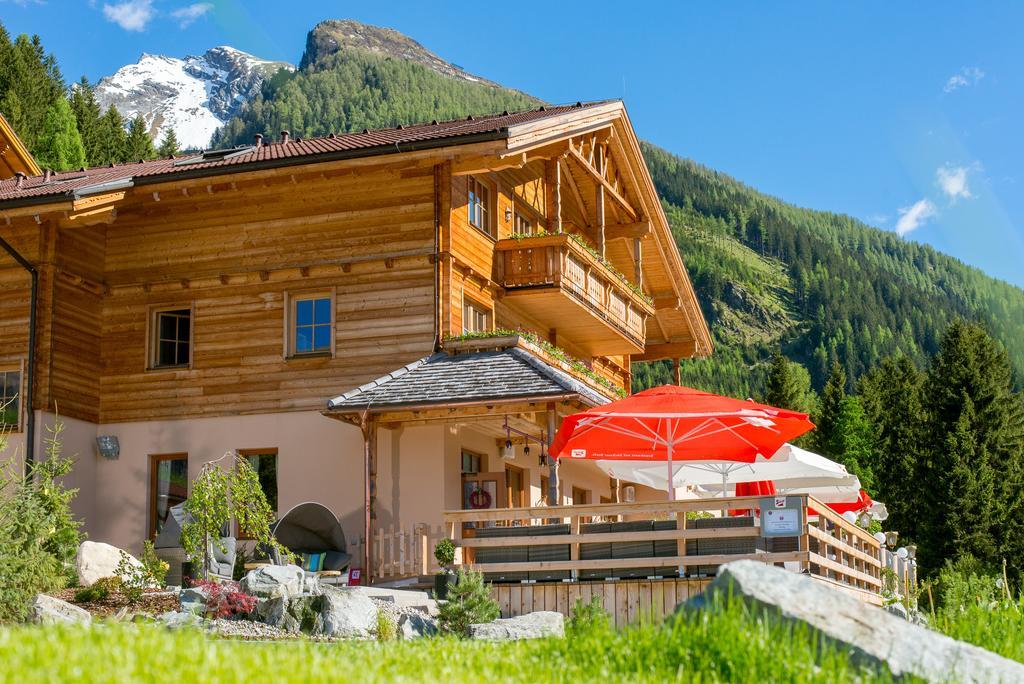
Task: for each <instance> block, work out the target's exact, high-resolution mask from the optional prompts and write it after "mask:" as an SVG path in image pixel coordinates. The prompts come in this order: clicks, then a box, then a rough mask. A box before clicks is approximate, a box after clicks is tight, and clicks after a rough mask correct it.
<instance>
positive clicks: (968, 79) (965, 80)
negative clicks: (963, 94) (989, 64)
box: [942, 67, 985, 93]
mask: <svg viewBox="0 0 1024 684" xmlns="http://www.w3.org/2000/svg"><path fill="white" fill-rule="evenodd" d="M983 78H985V72H984V71H982V70H981V69H979V68H978V67H963V68H962V69H960V71H958V72H956V73H955V74H953V75H952V76H950V77H949V79H947V80H946V85H944V86H943V87H942V90H943V92H946V93H951V92H953V91H954V90H957V89H958V88H966V87H967V86H972V85H977V84H978V81H980V80H981V79H983Z"/></svg>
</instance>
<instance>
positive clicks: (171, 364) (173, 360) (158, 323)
mask: <svg viewBox="0 0 1024 684" xmlns="http://www.w3.org/2000/svg"><path fill="white" fill-rule="evenodd" d="M149 332H150V342H149V367H150V368H154V369H156V368H188V367H189V366H190V365H191V364H192V307H191V305H186V306H181V305H177V306H165V307H160V308H156V309H152V312H151V318H150V323H149Z"/></svg>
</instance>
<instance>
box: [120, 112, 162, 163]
mask: <svg viewBox="0 0 1024 684" xmlns="http://www.w3.org/2000/svg"><path fill="white" fill-rule="evenodd" d="M155 156H156V150H155V149H154V148H153V139H152V138H150V137H149V128H148V126H146V120H145V119H143V118H142V114H136V115H135V118H133V119H132V120H131V121H129V122H128V140H127V143H126V146H125V161H127V162H137V161H142V160H145V159H152V158H154V157H155Z"/></svg>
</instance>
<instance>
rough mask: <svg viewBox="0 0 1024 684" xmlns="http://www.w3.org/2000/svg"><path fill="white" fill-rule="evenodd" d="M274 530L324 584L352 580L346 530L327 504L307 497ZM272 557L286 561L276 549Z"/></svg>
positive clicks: (304, 568) (305, 568)
mask: <svg viewBox="0 0 1024 684" xmlns="http://www.w3.org/2000/svg"><path fill="white" fill-rule="evenodd" d="M273 534H274V538H275V539H276V540H277V542H278V543H279V544H281V545H282V546H284V547H285V548H286V549H288V550H289V551H291V552H292V553H295V554H298V555H299V556H300V558H301V562H302V566H301V567H302V568H303V570H305V571H306V574H307V575H311V576H316V577H318V578H319V579H320V581H321V582H323V583H324V584H346V583H347V582H348V572H347V570H348V568H349V566H350V565H351V564H352V555H351V554H350V553H348V552H347V549H346V543H345V530H344V529H342V527H341V523H340V522H338V519H337V518H336V517H335V515H334V513H332V512H331V510H330V509H329V508H327V507H326V506H324V505H323V504H319V503H316V502H314V501H307V502H305V503H301V504H299V505H298V506H295V507H294V508H292V509H291V510H290V511H288V512H287V513H285V514H284V515H283V516H281V519H280V520H278V521H277V523H276V524H275V525H274V529H273ZM271 560H272V561H273V562H274V564H275V565H284V564H285V559H284V558H283V557H282V555H281V554H280V553H279V552H278V551H277V550H276V549H273V550H272V553H271ZM312 563H315V564H316V569H313V565H312Z"/></svg>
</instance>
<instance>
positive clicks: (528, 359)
mask: <svg viewBox="0 0 1024 684" xmlns="http://www.w3.org/2000/svg"><path fill="white" fill-rule="evenodd" d="M561 398H578V399H579V400H580V401H582V402H583V403H585V404H589V405H591V406H599V405H601V404H606V403H608V399H606V398H605V397H603V396H601V395H600V394H599V393H598V392H596V391H594V390H593V389H591V388H590V387H588V386H587V385H585V384H584V383H582V382H580V381H579V380H577V379H576V378H574V377H572V376H571V375H569V374H568V373H565V372H564V371H561V370H559V369H557V368H554V367H553V366H551V365H549V364H547V363H545V362H544V361H542V360H541V359H538V358H537V357H535V356H534V355H533V354H530V353H529V352H528V351H525V350H523V349H519V348H517V347H511V348H508V349H502V350H499V351H481V352H472V353H463V354H455V355H451V354H448V353H446V352H438V353H435V354H432V355H431V356H427V357H425V358H422V359H420V360H418V361H413V362H412V363H410V364H409V365H407V366H403V367H402V368H399V369H398V370H395V371H392V372H391V373H388V374H387V375H384V376H381V377H379V378H377V379H376V380H373V381H371V382H368V383H366V384H365V385H363V386H362V387H358V388H356V389H353V390H350V391H348V392H345V393H344V394H342V395H340V396H337V397H335V398H333V399H331V400H329V401H328V402H327V412H328V413H362V412H363V411H365V410H369V411H370V412H383V411H388V410H396V409H400V408H424V407H430V406H438V407H441V406H446V405H452V404H460V405H466V404H484V403H487V402H491V401H509V400H515V399H524V400H527V399H552V400H553V399H561Z"/></svg>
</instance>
